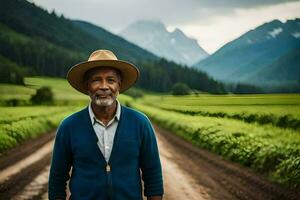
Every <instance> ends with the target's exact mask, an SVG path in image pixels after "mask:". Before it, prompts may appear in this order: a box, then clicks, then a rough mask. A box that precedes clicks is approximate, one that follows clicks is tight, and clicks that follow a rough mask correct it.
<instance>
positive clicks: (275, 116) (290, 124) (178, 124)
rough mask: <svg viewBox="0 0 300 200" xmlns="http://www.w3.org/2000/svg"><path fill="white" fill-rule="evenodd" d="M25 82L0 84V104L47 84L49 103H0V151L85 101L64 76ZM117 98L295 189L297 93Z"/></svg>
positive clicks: (299, 120)
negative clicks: (34, 104) (7, 105)
mask: <svg viewBox="0 0 300 200" xmlns="http://www.w3.org/2000/svg"><path fill="white" fill-rule="evenodd" d="M25 82H26V86H16V85H8V84H0V93H1V97H0V102H1V101H2V102H5V101H7V100H11V99H21V100H24V101H29V99H30V96H31V95H33V94H34V93H35V90H36V89H37V88H39V87H41V86H50V87H51V88H52V90H53V92H54V105H51V106H30V104H28V105H27V106H18V107H3V106H2V107H0V111H1V112H0V154H1V152H3V151H6V150H7V149H10V148H13V147H15V146H16V145H18V144H20V143H22V142H23V141H25V140H27V139H31V138H34V137H37V136H38V135H40V134H43V133H45V132H47V131H49V130H52V129H55V127H57V126H58V124H59V122H60V121H61V120H62V119H63V118H64V117H66V116H67V115H69V114H71V113H73V112H75V111H76V110H79V109H81V108H82V107H84V106H86V105H87V104H88V102H89V98H88V97H87V96H85V95H83V94H80V93H79V92H76V91H75V90H74V89H72V88H71V87H70V86H69V85H68V83H67V81H66V80H65V79H58V78H46V77H29V78H26V79H25ZM118 99H119V100H120V101H121V102H122V103H123V104H125V105H128V106H131V107H134V108H136V109H138V110H140V111H142V112H144V113H145V114H147V115H148V116H149V117H150V118H151V120H153V122H155V123H157V124H158V125H160V126H161V127H164V128H166V129H168V130H170V131H171V132H173V133H174V134H177V135H178V136H180V137H183V138H184V139H186V140H188V141H190V142H191V143H193V144H194V145H196V146H198V147H200V148H205V149H208V150H210V151H212V152H215V153H216V154H219V155H221V156H223V157H224V158H226V159H228V160H231V161H234V162H237V163H240V164H242V165H245V166H247V167H250V168H252V169H253V170H256V171H258V172H260V173H263V174H265V175H266V176H267V177H269V178H270V179H271V180H273V181H276V182H278V183H282V184H285V185H287V186H289V187H300V94H261V95H208V94H203V95H189V96H171V95H158V94H151V95H150V94H145V95H144V97H143V98H139V99H133V98H132V97H129V96H126V95H120V96H119V98H118ZM2 105H3V104H2Z"/></svg>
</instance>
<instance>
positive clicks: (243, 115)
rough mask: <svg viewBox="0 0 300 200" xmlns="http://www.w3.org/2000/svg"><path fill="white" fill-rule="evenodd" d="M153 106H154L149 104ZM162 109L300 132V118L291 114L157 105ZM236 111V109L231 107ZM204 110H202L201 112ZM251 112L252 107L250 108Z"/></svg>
mask: <svg viewBox="0 0 300 200" xmlns="http://www.w3.org/2000/svg"><path fill="white" fill-rule="evenodd" d="M149 105H151V106H153V104H149ZM155 107H158V108H160V109H164V110H167V111H174V112H179V113H182V114H187V115H192V116H194V115H201V116H207V117H218V118H230V119H236V120H242V121H244V122H247V123H258V124H271V125H273V126H277V127H280V128H290V129H294V130H298V131H299V130H300V118H297V117H295V116H294V115H291V114H283V115H279V114H274V113H270V112H269V113H264V112H246V111H235V112H232V111H231V112H228V111H217V110H215V109H211V110H210V109H209V106H208V107H206V108H199V107H197V108H196V109H195V108H194V107H193V106H172V105H165V104H159V105H155ZM231 108H232V109H234V107H231ZM201 109H202V110H201ZM249 110H251V107H250V106H249Z"/></svg>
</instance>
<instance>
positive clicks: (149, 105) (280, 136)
mask: <svg viewBox="0 0 300 200" xmlns="http://www.w3.org/2000/svg"><path fill="white" fill-rule="evenodd" d="M132 105H133V107H135V108H136V109H139V110H141V111H142V112H144V113H146V114H147V115H148V116H149V117H150V118H151V119H152V120H153V121H154V122H155V123H157V124H159V125H160V126H162V127H164V128H166V129H168V130H170V131H172V132H173V133H175V134H177V135H179V136H180V137H183V138H184V139H186V140H188V141H190V142H191V143H193V144H195V145H197V146H199V147H200V148H205V149H209V150H210V151H213V152H215V153H217V154H219V155H221V156H223V157H224V158H226V159H228V160H231V161H234V162H238V163H240V164H243V165H245V166H247V167H250V168H252V169H254V170H256V171H258V172H260V173H263V174H265V175H266V176H267V177H268V178H270V179H271V180H273V181H276V182H279V183H283V184H286V185H288V186H291V187H299V186H300V165H299V164H300V129H299V121H300V116H299V111H300V95H299V94H276V95H274V94H272V95H270V94H266V95H198V96H194V95H193V96H192V95H191V96H170V95H160V96H158V95H146V96H144V97H143V98H142V99H140V100H138V101H136V102H134V103H132Z"/></svg>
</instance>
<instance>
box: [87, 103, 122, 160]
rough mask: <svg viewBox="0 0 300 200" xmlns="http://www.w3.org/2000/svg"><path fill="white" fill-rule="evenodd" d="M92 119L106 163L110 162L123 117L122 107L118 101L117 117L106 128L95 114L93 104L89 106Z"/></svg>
mask: <svg viewBox="0 0 300 200" xmlns="http://www.w3.org/2000/svg"><path fill="white" fill-rule="evenodd" d="M89 114H90V119H91V122H92V125H93V128H94V131H95V133H96V135H97V138H98V142H97V144H98V147H99V149H100V151H101V152H102V154H103V156H104V158H105V160H106V162H108V161H109V158H110V154H111V151H112V147H113V144H114V137H115V134H116V130H117V127H118V123H119V120H120V116H121V105H120V102H119V101H118V100H117V110H116V114H115V116H114V117H113V118H112V119H111V120H110V121H109V122H108V124H107V125H106V126H105V125H104V124H103V122H101V121H100V120H99V119H97V118H96V116H95V113H94V111H93V109H92V105H91V103H90V104H89Z"/></svg>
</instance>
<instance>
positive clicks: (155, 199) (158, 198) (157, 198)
mask: <svg viewBox="0 0 300 200" xmlns="http://www.w3.org/2000/svg"><path fill="white" fill-rule="evenodd" d="M147 200H162V196H152V197H147Z"/></svg>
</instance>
